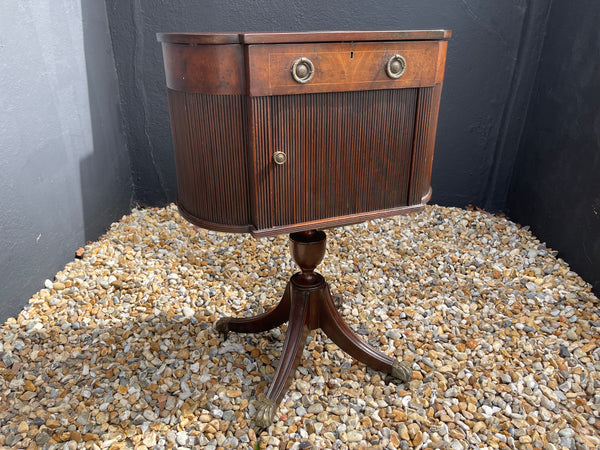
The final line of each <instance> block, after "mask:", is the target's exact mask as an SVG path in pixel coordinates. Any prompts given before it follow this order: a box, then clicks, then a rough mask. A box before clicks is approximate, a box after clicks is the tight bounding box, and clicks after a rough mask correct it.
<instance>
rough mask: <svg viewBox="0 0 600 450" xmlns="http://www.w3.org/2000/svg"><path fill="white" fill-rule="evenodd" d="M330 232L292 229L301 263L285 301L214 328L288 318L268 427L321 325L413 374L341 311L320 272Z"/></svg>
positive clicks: (258, 326)
mask: <svg viewBox="0 0 600 450" xmlns="http://www.w3.org/2000/svg"><path fill="white" fill-rule="evenodd" d="M325 248H326V236H325V233H324V232H323V231H316V230H310V231H305V232H300V233H293V234H290V252H291V254H292V257H293V258H294V261H295V262H296V263H297V264H298V266H299V267H300V272H298V273H296V274H294V275H293V276H292V278H291V279H290V281H289V282H288V284H287V286H286V289H285V292H284V294H283V297H282V300H281V302H280V303H279V304H277V306H275V307H274V308H273V309H271V310H270V311H268V312H266V313H264V314H261V315H259V316H256V317H250V318H248V317H244V318H231V317H224V318H221V319H219V321H218V322H217V323H216V325H215V328H216V329H217V330H218V331H219V332H221V333H223V334H225V335H227V333H228V332H230V331H233V332H243V333H257V332H262V331H266V330H269V329H271V328H274V327H276V326H279V325H281V324H282V323H284V322H285V321H288V328H287V333H286V338H285V341H284V344H283V349H282V351H281V358H280V360H279V362H278V364H277V368H276V369H275V373H274V374H273V379H272V381H271V384H270V385H269V390H268V391H267V393H266V399H265V400H264V401H263V402H262V403H261V404H260V405H259V408H258V413H257V416H256V419H255V420H256V423H257V425H258V427H259V428H261V429H264V428H267V427H268V426H269V425H271V423H272V421H273V417H274V414H275V411H276V409H277V406H278V405H279V403H280V402H281V400H282V399H283V396H284V395H285V393H286V391H287V389H288V387H289V385H290V383H291V381H292V379H293V377H294V373H295V371H296V367H297V366H298V364H299V362H300V358H301V356H302V349H303V348H304V344H305V342H306V337H307V335H308V333H309V331H311V330H314V329H317V328H320V329H321V330H323V332H324V333H325V334H326V335H327V336H328V337H329V338H330V339H331V340H332V341H333V342H334V343H335V344H336V345H338V347H340V348H341V349H342V350H344V351H345V352H346V353H348V354H349V355H350V356H352V357H353V358H355V359H356V360H358V361H360V362H362V363H364V364H366V365H367V366H369V367H371V368H373V369H375V370H379V371H381V372H384V373H387V374H389V375H390V376H392V377H394V378H397V379H399V380H400V381H408V380H410V378H411V377H412V369H411V367H410V364H406V363H401V362H399V361H397V360H396V359H394V358H391V357H390V356H388V355H385V354H384V353H382V352H380V351H379V350H377V349H375V348H373V347H371V346H370V345H368V344H367V343H365V342H364V341H363V340H362V339H360V338H359V337H358V336H357V334H356V333H355V332H354V331H352V329H351V328H350V327H349V326H348V325H347V324H346V323H345V322H344V320H343V319H342V317H341V316H340V314H339V313H338V311H337V309H336V307H335V304H334V302H333V299H332V297H331V293H330V291H329V287H328V285H327V283H326V282H325V280H324V278H323V277H322V276H321V275H320V274H318V273H316V272H315V268H316V267H317V265H318V264H319V263H320V262H321V260H322V259H323V256H324V255H325Z"/></svg>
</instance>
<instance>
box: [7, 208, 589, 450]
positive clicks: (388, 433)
mask: <svg viewBox="0 0 600 450" xmlns="http://www.w3.org/2000/svg"><path fill="white" fill-rule="evenodd" d="M353 249H360V252H356V251H354V250H353ZM80 256H81V257H80V258H77V259H75V260H74V261H73V262H71V263H69V264H67V266H66V267H65V269H64V270H62V271H60V272H58V273H57V274H56V275H55V276H54V277H53V278H52V279H49V280H46V281H45V282H44V283H43V288H42V289H41V290H40V291H39V292H38V293H36V294H34V295H33V297H32V298H31V299H30V302H29V305H28V306H27V307H26V308H25V309H24V310H23V311H22V312H21V313H20V314H19V315H18V316H17V317H16V318H12V319H8V320H7V321H6V323H4V324H3V325H2V326H1V327H0V447H1V446H8V447H17V446H18V447H23V448H25V447H27V446H30V447H32V446H36V445H37V446H38V447H40V448H68V449H71V448H73V449H75V448H84V447H88V448H115V449H116V448H126V449H129V448H140V449H143V448H154V449H157V450H162V449H166V448H174V447H178V448H206V449H217V448H224V449H234V448H240V447H250V448H252V447H254V444H255V443H257V442H258V443H259V445H260V446H261V448H265V447H266V448H269V449H275V448H288V449H289V448H294V449H296V448H336V449H340V448H354V447H356V448H359V447H360V448H374V449H375V448H432V447H437V448H450V449H465V448H477V447H490V448H496V447H498V446H500V447H502V446H504V447H505V448H506V447H507V448H516V447H523V448H531V447H534V448H544V449H548V450H552V449H557V448H561V446H566V447H567V448H586V447H584V446H583V445H584V444H585V445H587V448H596V447H597V444H598V438H597V436H598V431H599V430H600V408H599V407H598V405H600V394H598V392H600V375H599V371H600V347H599V345H598V343H599V342H600V339H598V338H597V336H598V335H600V304H599V302H598V299H597V298H596V297H595V296H594V295H593V294H592V292H591V287H590V286H589V284H587V283H585V282H584V281H583V280H582V279H581V278H580V277H579V276H578V275H577V274H576V273H574V272H573V271H571V270H570V268H569V266H568V265H567V263H566V262H565V261H563V260H562V259H560V258H557V257H556V253H555V252H553V251H552V250H551V249H548V248H546V246H545V245H544V244H543V243H541V242H540V241H539V240H537V239H536V238H535V236H533V235H532V234H531V232H530V231H529V230H527V229H525V228H523V227H519V226H518V225H516V224H514V223H512V222H510V221H509V220H507V219H506V218H504V217H499V216H494V215H491V214H487V213H485V212H481V211H469V210H464V209H458V208H444V207H439V206H435V205H434V206H428V207H427V208H426V209H425V210H424V211H423V212H421V213H418V214H416V215H411V216H399V217H395V218H391V219H379V220H375V221H372V222H367V223H362V224H357V225H353V226H349V227H341V228H335V229H331V230H329V231H328V252H327V255H326V257H325V259H324V261H323V262H322V263H321V265H320V266H319V269H318V270H319V271H320V272H321V273H323V274H324V275H325V277H326V279H327V280H328V281H329V283H330V287H331V290H332V293H333V294H334V295H335V296H339V297H340V298H343V299H344V301H343V302H341V303H340V306H339V309H340V313H341V315H342V316H343V317H344V319H345V320H346V321H347V323H348V324H349V326H350V327H351V328H353V329H354V330H355V331H356V332H357V333H359V334H360V335H361V336H362V337H363V338H364V339H365V340H367V341H368V342H370V343H371V344H372V345H374V346H375V347H377V348H379V349H380V350H381V351H383V352H384V353H386V354H388V355H390V356H392V357H394V358H397V359H403V360H406V361H408V362H409V363H410V364H411V367H412V369H413V379H412V380H411V382H410V383H406V384H394V383H391V382H389V381H388V380H387V379H386V377H385V376H384V375H383V374H381V373H379V372H376V371H374V370H371V369H367V368H366V367H365V366H363V365H362V364H360V363H358V362H356V361H354V360H353V359H352V358H350V357H349V356H348V355H346V354H345V353H344V352H342V351H341V350H340V349H339V348H338V347H337V346H335V345H334V344H332V343H331V341H329V340H328V339H327V338H326V337H325V336H324V334H323V333H322V332H320V331H315V332H313V333H311V334H310V336H309V338H308V340H307V347H306V350H305V352H304V354H303V358H302V360H301V362H300V366H299V368H298V370H297V372H296V374H295V378H294V382H293V383H292V384H291V386H292V388H291V389H290V390H289V391H288V392H287V393H286V395H285V396H284V398H283V401H282V404H281V406H280V408H279V410H278V412H277V414H276V418H275V421H274V423H273V425H272V426H271V427H270V428H269V430H268V433H264V434H262V435H260V436H258V437H257V436H256V433H255V430H254V429H253V418H254V415H255V414H256V406H257V403H256V398H257V397H258V396H260V395H262V394H263V393H264V392H266V390H267V389H268V381H269V380H270V379H271V377H272V375H273V372H274V369H275V367H276V365H277V362H278V358H279V355H280V352H281V347H282V345H283V341H284V339H285V330H286V328H285V326H283V327H281V329H279V328H278V329H275V330H273V331H271V332H269V333H259V334H256V335H251V334H243V333H240V334H237V333H229V335H228V338H227V340H226V341H223V340H222V337H221V336H219V334H218V333H217V332H215V331H214V329H213V328H212V324H214V322H215V321H216V320H217V319H218V318H219V317H222V316H225V315H236V316H250V315H254V314H258V313H260V312H264V311H266V310H267V309H269V308H270V307H271V306H272V305H273V304H274V303H275V302H276V301H277V299H278V298H279V297H280V296H281V294H282V292H283V290H284V288H285V285H286V282H287V280H288V277H289V276H290V275H291V274H292V273H293V272H294V271H296V270H297V269H296V268H295V267H294V263H293V261H292V260H291V258H290V256H289V250H288V245H287V237H286V236H278V237H274V238H268V239H259V240H257V239H254V238H252V237H250V236H246V235H236V234H226V233H217V232H210V231H206V230H201V229H196V228H194V227H192V226H191V225H190V224H188V223H187V222H185V220H183V219H182V217H181V216H180V215H179V214H178V212H177V209H176V207H175V206H174V205H169V206H167V207H165V208H150V209H136V210H134V211H133V212H132V213H131V214H129V215H127V216H125V217H123V219H122V220H121V221H119V222H117V223H115V224H113V225H112V226H111V227H110V229H109V230H108V232H107V233H106V234H105V235H104V236H102V237H101V238H100V239H99V240H98V241H96V242H92V243H89V244H88V245H86V246H85V248H84V249H83V252H82V253H81V255H80ZM124 436H126V438H123V437H124ZM123 439H125V440H123ZM57 440H60V442H58V441H57ZM55 441H57V442H56V443H55ZM578 446H579V447H578Z"/></svg>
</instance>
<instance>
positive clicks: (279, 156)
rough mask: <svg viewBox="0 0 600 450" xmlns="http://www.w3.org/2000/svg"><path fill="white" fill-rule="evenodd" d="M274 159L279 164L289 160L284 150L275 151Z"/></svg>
mask: <svg viewBox="0 0 600 450" xmlns="http://www.w3.org/2000/svg"><path fill="white" fill-rule="evenodd" d="M273 161H274V162H275V164H278V165H282V164H285V162H286V161H287V155H286V154H285V153H283V152H275V153H273Z"/></svg>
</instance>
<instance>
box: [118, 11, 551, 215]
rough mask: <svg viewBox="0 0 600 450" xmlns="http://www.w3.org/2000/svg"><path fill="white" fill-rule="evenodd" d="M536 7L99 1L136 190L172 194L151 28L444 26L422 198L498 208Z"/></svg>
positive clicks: (530, 58) (524, 98)
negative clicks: (443, 61)
mask: <svg viewBox="0 0 600 450" xmlns="http://www.w3.org/2000/svg"><path fill="white" fill-rule="evenodd" d="M548 8H549V3H548V2H547V1H545V0H540V1H535V0H533V1H524V0H521V1H510V2H508V1H504V2H467V1H449V0H420V1H418V2H399V1H397V0H384V1H377V2H375V1H364V0H344V1H341V0H328V1H322V0H318V1H316V0H303V1H281V0H257V1H252V2H248V1H240V0H221V1H192V0H171V1H169V2H165V1H161V0H147V1H143V2H142V1H131V2H123V1H121V0H107V10H108V16H109V24H110V30H111V35H112V39H113V48H114V53H115V60H116V64H117V72H118V74H119V82H120V93H121V99H122V104H123V112H124V120H125V122H126V124H127V130H128V146H129V150H130V156H131V161H132V170H133V181H134V189H135V194H136V198H137V200H138V201H139V202H140V203H142V204H151V205H156V204H159V205H160V204H165V203H166V202H170V201H173V200H174V199H175V195H176V192H175V189H176V184H175V168H174V162H173V156H172V145H171V134H170V128H169V117H168V110H167V102H166V91H165V81H164V71H163V62H162V54H161V48H160V45H159V44H158V42H157V41H156V36H155V34H156V33H157V32H168V31H310V30H379V29H382V30H385V29H428V28H449V29H452V31H453V38H452V40H451V41H450V43H449V50H448V57H447V68H446V77H445V85H444V91H443V94H442V103H441V110H440V119H439V126H438V138H437V146H436V154H435V159H434V168H433V180H432V185H433V199H432V201H433V202H434V203H439V204H444V205H457V206H464V205H466V204H469V203H473V204H477V205H479V206H485V207H486V208H489V209H494V210H498V209H503V208H504V207H505V205H506V195H507V186H508V180H509V179H510V174H511V172H512V164H513V161H514V159H515V156H516V150H517V148H518V142H519V139H520V135H521V131H522V121H523V118H524V116H525V112H526V108H527V103H528V99H529V94H530V92H531V88H532V83H533V78H534V75H535V69H536V66H537V61H538V58H539V51H540V48H541V43H542V38H543V33H544V26H545V21H546V17H547V12H548Z"/></svg>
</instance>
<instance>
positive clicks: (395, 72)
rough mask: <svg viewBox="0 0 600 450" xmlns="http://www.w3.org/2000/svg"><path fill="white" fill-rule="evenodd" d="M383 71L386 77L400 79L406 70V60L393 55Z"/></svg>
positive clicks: (400, 56)
mask: <svg viewBox="0 0 600 450" xmlns="http://www.w3.org/2000/svg"><path fill="white" fill-rule="evenodd" d="M385 69H386V70H385V71H386V72H387V75H388V77H390V78H400V77H401V76H402V74H403V73H404V71H405V70H406V60H405V59H404V57H403V56H402V55H398V54H395V55H393V56H392V57H391V58H390V59H389V60H388V62H387V66H386V68H385Z"/></svg>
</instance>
